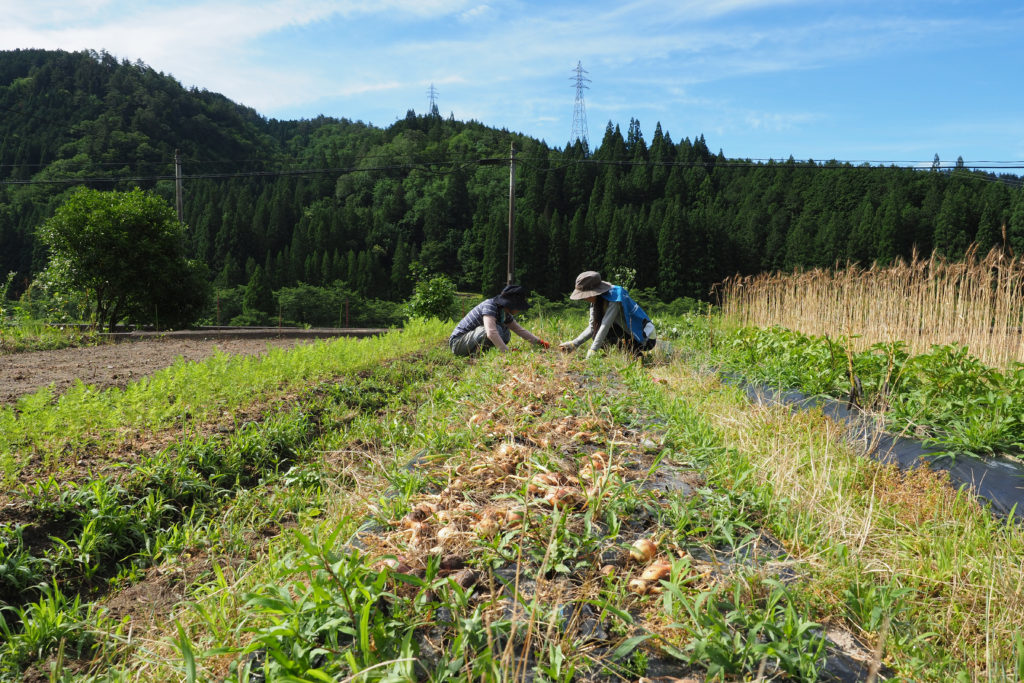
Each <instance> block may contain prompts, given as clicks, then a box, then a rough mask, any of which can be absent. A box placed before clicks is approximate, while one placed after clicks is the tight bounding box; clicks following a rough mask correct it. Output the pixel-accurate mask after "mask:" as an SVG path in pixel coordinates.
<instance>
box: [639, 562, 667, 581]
mask: <svg viewBox="0 0 1024 683" xmlns="http://www.w3.org/2000/svg"><path fill="white" fill-rule="evenodd" d="M671 574H672V563H671V562H666V561H665V560H659V561H657V562H652V563H651V564H649V565H648V566H647V568H646V569H644V571H643V573H642V574H640V578H641V579H643V580H644V581H649V582H651V583H656V582H658V581H661V580H662V579H664V578H666V577H667V576H670V575H671Z"/></svg>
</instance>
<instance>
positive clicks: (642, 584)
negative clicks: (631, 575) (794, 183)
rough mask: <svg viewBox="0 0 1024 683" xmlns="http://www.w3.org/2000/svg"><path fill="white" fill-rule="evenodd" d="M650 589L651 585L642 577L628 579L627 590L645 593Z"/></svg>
mask: <svg viewBox="0 0 1024 683" xmlns="http://www.w3.org/2000/svg"><path fill="white" fill-rule="evenodd" d="M649 590H651V585H650V584H649V583H647V582H646V581H644V580H643V579H630V581H629V592H630V593H636V594H637V595H647V592H648V591H649Z"/></svg>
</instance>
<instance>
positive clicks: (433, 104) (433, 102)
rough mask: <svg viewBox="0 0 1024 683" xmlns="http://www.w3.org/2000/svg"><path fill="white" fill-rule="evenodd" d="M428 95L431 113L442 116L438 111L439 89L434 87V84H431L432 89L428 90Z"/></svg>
mask: <svg viewBox="0 0 1024 683" xmlns="http://www.w3.org/2000/svg"><path fill="white" fill-rule="evenodd" d="M427 95H428V96H429V97H430V113H431V114H434V115H437V116H440V114H439V113H438V111H437V88H435V87H434V84H433V83H431V84H430V89H429V90H427Z"/></svg>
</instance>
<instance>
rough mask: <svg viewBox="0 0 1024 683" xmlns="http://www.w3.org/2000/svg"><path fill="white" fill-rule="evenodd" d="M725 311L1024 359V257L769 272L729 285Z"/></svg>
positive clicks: (996, 254) (997, 362)
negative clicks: (1023, 332)
mask: <svg viewBox="0 0 1024 683" xmlns="http://www.w3.org/2000/svg"><path fill="white" fill-rule="evenodd" d="M722 308H723V312H724V314H725V316H726V317H727V318H728V319H730V320H731V321H734V322H736V323H738V324H740V325H744V326H761V327H770V326H773V325H779V326H782V327H786V328H789V329H793V330H798V331H800V332H804V333H806V334H812V335H829V336H832V337H839V336H846V337H850V338H853V339H856V341H855V342H854V343H855V346H856V347H857V348H859V349H863V348H867V347H869V346H870V345H871V344H874V343H878V342H893V341H897V340H899V341H903V342H906V344H907V345H908V347H909V349H910V350H911V351H912V352H914V353H923V352H926V351H928V350H929V348H930V347H931V346H932V345H933V344H941V345H945V344H955V345H960V346H966V347H967V348H969V349H970V351H971V353H972V354H974V355H975V356H977V357H978V358H980V359H982V360H983V361H984V362H986V363H987V364H989V365H993V366H996V367H1006V366H1008V365H1010V364H1011V363H1013V362H1024V336H1022V335H1021V327H1022V321H1024V259H1022V258H1021V257H1015V256H1009V255H1007V254H1006V253H1005V252H1003V251H1002V250H1000V249H993V250H992V251H991V252H989V253H988V255H987V256H985V257H984V258H981V257H979V256H978V254H977V252H976V251H975V250H971V251H969V252H968V254H967V256H966V257H965V259H964V260H963V261H960V262H951V261H947V260H945V259H944V258H942V257H941V256H940V255H938V254H932V256H931V258H928V259H922V258H918V257H917V256H916V255H915V256H914V257H912V258H911V260H910V261H909V262H907V261H902V260H898V261H896V262H895V263H893V264H892V265H888V266H880V265H878V264H873V265H872V266H871V267H870V268H863V267H860V266H856V265H848V266H847V267H846V268H843V269H815V270H811V271H806V272H793V273H767V274H761V275H756V276H748V277H733V278H730V279H728V280H726V281H725V282H724V283H723V284H722Z"/></svg>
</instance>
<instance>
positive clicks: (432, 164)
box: [0, 155, 1024, 185]
mask: <svg viewBox="0 0 1024 683" xmlns="http://www.w3.org/2000/svg"><path fill="white" fill-rule="evenodd" d="M385 158H393V157H390V156H387V155H371V156H366V157H362V158H361V159H360V161H361V162H365V161H369V160H373V159H385ZM511 161H512V158H511V157H484V158H480V159H469V160H412V161H408V162H404V163H397V164H385V165H375V166H362V165H357V166H344V167H328V168H297V169H287V168H278V169H270V170H238V171H226V172H220V173H188V174H182V176H181V178H182V180H219V179H231V178H274V177H289V176H311V175H327V174H331V175H339V176H340V175H348V174H351V173H374V172H392V171H408V172H413V171H419V172H423V173H428V174H432V175H446V174H447V173H450V172H452V171H453V170H455V169H458V170H465V169H467V168H470V167H473V166H498V165H505V164H508V163H510V162H511ZM185 162H186V163H188V164H192V165H200V164H202V165H207V164H211V165H212V164H221V163H223V164H229V163H234V164H239V163H251V164H257V163H258V164H263V163H269V162H268V161H263V160H258V159H249V160H244V161H230V160H194V161H193V160H185ZM515 162H516V163H517V164H521V165H523V166H527V167H529V168H531V169H533V170H537V171H541V172H550V171H557V170H564V169H566V168H569V167H571V166H578V165H593V166H618V167H652V168H653V167H664V168H673V167H674V168H698V167H703V168H773V167H779V166H790V167H794V168H809V169H816V170H835V169H839V170H888V169H893V168H896V169H908V170H932V169H934V170H938V171H943V172H951V171H957V170H969V171H981V170H987V171H996V170H1000V171H1011V170H1020V169H1024V161H1005V162H1003V161H980V162H963V163H962V164H958V165H957V166H956V167H949V166H939V167H935V166H934V162H923V161H922V162H917V161H904V162H903V163H911V164H915V165H913V166H896V165H895V163H896V162H895V161H892V162H890V164H891V165H889V166H883V165H877V166H871V165H865V164H869V163H870V162H868V161H867V160H857V165H854V162H853V161H840V160H835V159H832V160H829V161H826V162H819V161H813V160H807V161H796V160H789V159H787V160H785V161H781V160H776V159H768V160H767V161H765V160H757V161H754V160H751V159H743V160H738V159H737V160H728V159H726V160H721V159H717V158H712V159H710V160H707V161H704V160H693V161H651V160H615V159H594V158H583V159H566V160H557V161H555V163H550V162H551V160H550V159H549V158H548V157H546V156H528V155H527V156H516V157H515ZM878 163H879V164H882V163H885V162H884V161H879V162H878ZM157 164H160V165H164V166H168V165H170V164H169V163H168V162H136V166H138V165H157ZM926 164H927V165H926ZM41 165H42V164H3V165H0V168H6V169H18V168H35V167H38V166H41ZM124 165H126V162H98V163H96V164H89V165H73V166H70V167H69V168H72V169H73V168H82V169H84V168H89V167H95V166H124ZM438 167H447V168H448V170H447V171H445V170H442V169H439V168H438ZM986 175H991V174H986ZM981 179H984V180H992V181H1003V180H1004V179H1000V178H988V177H981ZM165 180H176V176H175V174H174V173H173V171H171V172H168V173H166V174H136V175H124V176H76V177H67V178H29V179H11V178H7V179H3V180H0V185H74V184H86V183H105V182H107V183H124V182H136V183H141V182H160V181H165Z"/></svg>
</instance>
